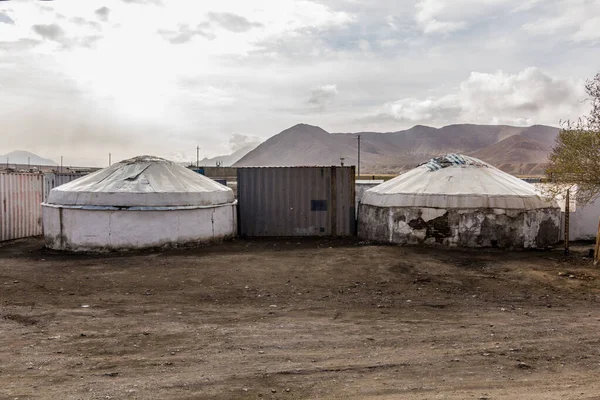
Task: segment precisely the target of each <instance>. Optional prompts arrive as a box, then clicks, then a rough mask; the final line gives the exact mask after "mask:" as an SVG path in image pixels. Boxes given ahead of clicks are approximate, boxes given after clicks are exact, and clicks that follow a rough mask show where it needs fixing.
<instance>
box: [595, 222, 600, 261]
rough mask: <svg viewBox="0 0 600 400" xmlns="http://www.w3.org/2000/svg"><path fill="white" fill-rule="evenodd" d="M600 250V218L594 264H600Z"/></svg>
mask: <svg viewBox="0 0 600 400" xmlns="http://www.w3.org/2000/svg"><path fill="white" fill-rule="evenodd" d="M599 252H600V218H599V219H598V232H597V233H596V246H595V247H594V265H596V264H598V260H599V259H600V257H598V253H599Z"/></svg>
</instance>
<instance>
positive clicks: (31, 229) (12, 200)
mask: <svg viewBox="0 0 600 400" xmlns="http://www.w3.org/2000/svg"><path fill="white" fill-rule="evenodd" d="M42 185H43V175H41V174H26V173H25V174H12V173H7V174H4V173H0V241H4V240H12V239H19V238H24V237H29V236H39V235H41V234H42V209H41V206H40V203H41V202H42Z"/></svg>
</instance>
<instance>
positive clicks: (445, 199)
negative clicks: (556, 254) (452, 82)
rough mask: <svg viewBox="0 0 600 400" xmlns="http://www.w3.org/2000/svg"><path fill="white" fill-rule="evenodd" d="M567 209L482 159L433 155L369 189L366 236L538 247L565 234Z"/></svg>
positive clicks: (363, 224)
mask: <svg viewBox="0 0 600 400" xmlns="http://www.w3.org/2000/svg"><path fill="white" fill-rule="evenodd" d="M559 227H560V209H559V207H558V204H557V203H556V202H554V201H548V200H546V199H544V198H542V197H541V196H540V194H538V192H537V191H536V189H535V187H534V186H533V185H531V184H529V183H527V182H525V181H523V180H521V179H519V178H516V177H514V176H512V175H509V174H507V173H505V172H502V171H500V170H499V169H497V168H495V167H493V166H491V165H489V164H486V163H485V162H483V161H481V160H478V159H476V158H472V157H467V156H463V155H457V154H451V155H447V156H444V157H439V158H434V159H432V160H430V161H428V162H426V163H424V164H421V165H419V166H418V167H417V168H415V169H413V170H411V171H408V172H406V173H404V174H402V175H400V176H397V177H396V178H394V179H391V180H389V181H387V182H385V183H383V184H381V185H379V186H376V187H374V188H371V189H369V190H367V191H366V192H365V193H364V195H363V198H362V201H361V205H360V208H359V224H358V234H359V236H360V237H362V238H363V239H366V240H372V241H379V242H391V243H399V244H441V245H446V246H459V247H505V248H535V247H547V246H550V245H553V244H555V243H556V242H557V241H558V239H559V231H560V229H559Z"/></svg>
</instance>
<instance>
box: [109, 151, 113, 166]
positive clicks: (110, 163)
mask: <svg viewBox="0 0 600 400" xmlns="http://www.w3.org/2000/svg"><path fill="white" fill-rule="evenodd" d="M111 156H112V155H111V154H110V153H108V166H109V167H110V166H111V165H112V160H111Z"/></svg>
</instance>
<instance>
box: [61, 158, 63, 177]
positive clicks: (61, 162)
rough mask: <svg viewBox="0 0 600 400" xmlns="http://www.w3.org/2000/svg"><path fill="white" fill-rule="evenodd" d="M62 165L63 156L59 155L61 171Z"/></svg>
mask: <svg viewBox="0 0 600 400" xmlns="http://www.w3.org/2000/svg"><path fill="white" fill-rule="evenodd" d="M62 166H63V156H60V172H61V173H62V172H63V168H62Z"/></svg>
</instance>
